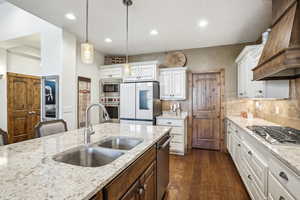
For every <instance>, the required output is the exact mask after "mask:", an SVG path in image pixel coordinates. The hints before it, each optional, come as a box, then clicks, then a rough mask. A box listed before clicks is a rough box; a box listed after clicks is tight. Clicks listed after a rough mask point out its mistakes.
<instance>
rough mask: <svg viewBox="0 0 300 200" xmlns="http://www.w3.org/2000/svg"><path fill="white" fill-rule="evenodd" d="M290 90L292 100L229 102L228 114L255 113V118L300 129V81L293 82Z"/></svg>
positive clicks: (227, 105)
mask: <svg viewBox="0 0 300 200" xmlns="http://www.w3.org/2000/svg"><path fill="white" fill-rule="evenodd" d="M290 89H291V92H290V99H285V100H267V99H265V100H263V99H262V100H251V99H245V100H232V101H227V102H226V108H227V114H228V115H236V114H240V112H241V111H246V112H249V111H250V112H252V113H254V116H255V117H258V118H262V119H265V120H268V121H271V122H274V123H277V124H280V125H283V126H289V127H292V128H296V129H300V79H296V80H291V82H290Z"/></svg>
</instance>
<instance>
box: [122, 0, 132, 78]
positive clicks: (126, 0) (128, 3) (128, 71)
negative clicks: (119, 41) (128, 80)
mask: <svg viewBox="0 0 300 200" xmlns="http://www.w3.org/2000/svg"><path fill="white" fill-rule="evenodd" d="M123 4H124V5H125V6H126V64H125V65H124V74H125V76H130V75H131V66H130V64H129V59H128V57H129V55H128V54H129V53H128V51H129V48H128V40H129V39H128V38H129V37H128V32H129V19H128V8H129V6H131V5H132V4H133V3H132V0H123Z"/></svg>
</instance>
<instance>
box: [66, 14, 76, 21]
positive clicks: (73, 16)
mask: <svg viewBox="0 0 300 200" xmlns="http://www.w3.org/2000/svg"><path fill="white" fill-rule="evenodd" d="M65 17H66V18H67V19H69V20H76V16H75V15H74V14H73V13H67V14H65Z"/></svg>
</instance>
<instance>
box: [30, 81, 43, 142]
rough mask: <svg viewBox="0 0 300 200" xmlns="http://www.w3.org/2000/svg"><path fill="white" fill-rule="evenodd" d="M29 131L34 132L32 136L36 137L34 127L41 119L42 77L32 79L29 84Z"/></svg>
mask: <svg viewBox="0 0 300 200" xmlns="http://www.w3.org/2000/svg"><path fill="white" fill-rule="evenodd" d="M29 86H30V87H29V88H28V90H29V95H30V99H29V110H30V112H31V113H30V115H29V119H28V120H29V126H28V128H29V132H30V133H31V134H32V138H34V137H35V136H36V135H35V130H34V127H35V126H36V125H37V124H38V123H39V122H40V121H41V79H40V78H38V79H31V81H30V84H29Z"/></svg>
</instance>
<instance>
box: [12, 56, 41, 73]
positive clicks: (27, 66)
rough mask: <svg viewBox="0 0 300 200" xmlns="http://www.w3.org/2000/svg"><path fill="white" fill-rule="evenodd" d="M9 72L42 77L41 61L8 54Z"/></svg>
mask: <svg viewBox="0 0 300 200" xmlns="http://www.w3.org/2000/svg"><path fill="white" fill-rule="evenodd" d="M7 71H8V72H13V73H19V74H27V75H33V76H41V75H42V67H41V60H40V59H37V58H32V57H29V56H24V55H20V54H15V53H10V52H8V53H7Z"/></svg>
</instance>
